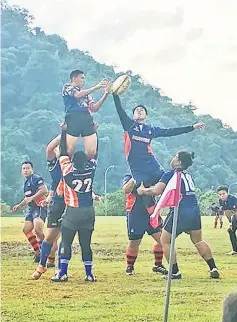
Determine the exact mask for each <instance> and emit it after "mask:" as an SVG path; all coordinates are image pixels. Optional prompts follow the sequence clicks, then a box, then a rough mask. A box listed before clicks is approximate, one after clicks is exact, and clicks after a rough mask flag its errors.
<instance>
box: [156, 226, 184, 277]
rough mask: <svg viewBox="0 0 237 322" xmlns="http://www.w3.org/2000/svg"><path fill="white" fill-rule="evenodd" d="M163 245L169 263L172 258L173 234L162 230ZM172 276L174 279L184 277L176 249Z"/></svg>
mask: <svg viewBox="0 0 237 322" xmlns="http://www.w3.org/2000/svg"><path fill="white" fill-rule="evenodd" d="M161 245H162V248H163V252H164V255H165V258H166V260H167V262H168V263H169V260H170V245H171V234H170V233H169V232H168V231H166V230H164V229H163V230H162V234H161ZM172 278H173V279H180V278H182V275H181V273H180V272H179V268H178V264H177V256H176V251H175V250H174V262H173V267H172Z"/></svg>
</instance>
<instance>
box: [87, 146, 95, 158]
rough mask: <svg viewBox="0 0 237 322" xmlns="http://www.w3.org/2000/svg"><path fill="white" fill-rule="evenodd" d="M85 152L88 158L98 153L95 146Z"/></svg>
mask: <svg viewBox="0 0 237 322" xmlns="http://www.w3.org/2000/svg"><path fill="white" fill-rule="evenodd" d="M85 153H86V155H87V157H88V159H89V160H90V159H92V158H93V157H94V156H95V155H96V149H93V148H89V149H86V151H85Z"/></svg>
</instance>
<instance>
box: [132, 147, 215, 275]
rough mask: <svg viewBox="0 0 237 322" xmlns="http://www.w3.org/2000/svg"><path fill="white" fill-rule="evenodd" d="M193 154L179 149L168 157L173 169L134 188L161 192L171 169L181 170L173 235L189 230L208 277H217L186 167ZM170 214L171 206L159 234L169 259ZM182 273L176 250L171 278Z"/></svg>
mask: <svg viewBox="0 0 237 322" xmlns="http://www.w3.org/2000/svg"><path fill="white" fill-rule="evenodd" d="M193 157H194V155H193V153H192V154H190V153H188V152H186V151H181V152H178V153H177V154H176V155H175V156H174V157H173V159H172V161H171V166H172V168H173V170H171V171H168V172H166V173H165V174H164V175H163V176H162V178H161V179H160V181H159V182H158V183H157V184H156V185H155V186H154V187H150V188H145V187H144V186H141V187H139V188H138V190H137V191H138V193H139V194H147V195H161V194H162V193H163V191H164V190H165V187H166V185H167V184H168V182H169V181H170V180H171V178H172V177H173V175H174V173H175V172H176V171H181V194H182V199H181V201H180V203H179V210H178V223H177V230H176V236H178V235H180V234H181V233H183V232H187V233H189V235H190V239H191V241H192V242H193V244H194V245H195V247H196V248H197V250H198V252H199V254H200V256H201V257H202V258H203V259H204V260H205V261H206V263H207V265H208V266H209V268H210V277H211V278H213V279H216V278H219V276H220V274H219V272H218V269H217V267H216V264H215V261H214V259H213V256H212V252H211V249H210V247H209V245H208V244H207V242H205V241H204V240H203V239H202V229H201V216H200V208H199V205H198V201H197V197H196V195H195V187H194V183H193V180H192V177H191V175H190V174H189V173H187V171H186V170H187V169H188V167H189V166H191V165H192V163H193ZM173 216H174V208H171V209H170V212H169V214H168V216H167V218H166V220H165V223H164V227H163V231H162V235H161V243H162V247H163V251H164V254H165V257H166V259H167V261H168V262H169V254H170V244H171V234H172V227H173ZM181 277H182V275H181V273H180V271H179V268H178V264H177V259H176V252H175V255H174V264H173V268H172V279H180V278H181Z"/></svg>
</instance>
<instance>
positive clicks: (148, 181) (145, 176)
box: [131, 168, 165, 187]
mask: <svg viewBox="0 0 237 322" xmlns="http://www.w3.org/2000/svg"><path fill="white" fill-rule="evenodd" d="M131 172H132V176H133V178H134V179H135V180H136V182H137V184H139V183H141V182H143V183H144V185H145V187H146V186H147V187H150V186H153V185H155V184H156V183H157V182H158V181H159V180H160V179H161V177H162V176H163V174H164V173H165V171H164V169H162V168H161V169H159V170H155V171H152V169H151V172H140V171H139V172H138V171H132V170H131Z"/></svg>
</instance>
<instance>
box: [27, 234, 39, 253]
mask: <svg viewBox="0 0 237 322" xmlns="http://www.w3.org/2000/svg"><path fill="white" fill-rule="evenodd" d="M25 235H26V238H27V239H28V241H29V243H30V244H31V246H32V247H33V249H34V253H35V254H38V253H39V250H40V244H39V243H38V241H37V238H36V235H35V234H33V233H32V232H29V233H27V234H25Z"/></svg>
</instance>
